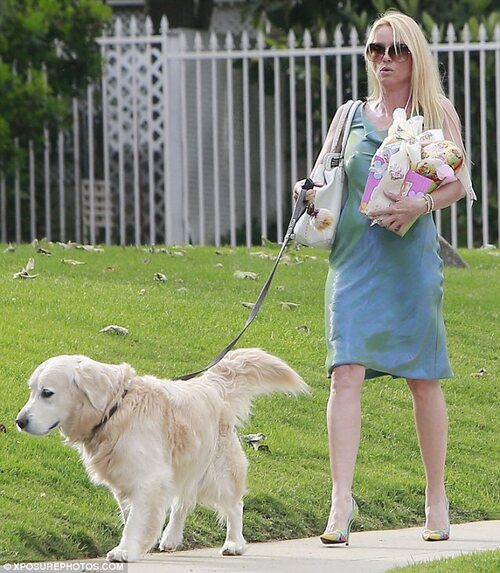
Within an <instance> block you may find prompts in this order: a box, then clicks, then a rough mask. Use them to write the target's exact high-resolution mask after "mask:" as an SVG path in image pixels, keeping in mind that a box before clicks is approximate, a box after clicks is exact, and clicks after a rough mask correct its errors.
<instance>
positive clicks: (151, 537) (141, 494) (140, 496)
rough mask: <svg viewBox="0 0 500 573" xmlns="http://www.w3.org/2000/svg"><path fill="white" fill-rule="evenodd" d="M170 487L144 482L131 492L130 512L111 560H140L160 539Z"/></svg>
mask: <svg viewBox="0 0 500 573" xmlns="http://www.w3.org/2000/svg"><path fill="white" fill-rule="evenodd" d="M166 506H167V491H166V488H164V487H162V485H161V484H158V483H152V482H150V483H149V484H148V483H144V482H142V483H141V484H140V485H139V487H138V488H137V489H136V490H135V491H134V492H132V494H131V495H130V512H129V514H128V518H127V522H126V523H125V527H124V529H123V534H122V538H121V540H120V543H119V545H118V546H117V547H115V548H114V549H112V550H111V551H110V552H109V553H108V554H107V556H106V559H108V561H119V562H121V561H129V562H131V561H137V560H138V559H140V557H141V555H143V554H144V553H147V552H148V551H149V550H150V549H151V547H152V546H153V545H154V544H155V543H156V540H157V539H158V537H159V535H160V532H161V527H162V525H163V523H164V521H165V514H166Z"/></svg>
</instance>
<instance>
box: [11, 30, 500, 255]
mask: <svg viewBox="0 0 500 573" xmlns="http://www.w3.org/2000/svg"><path fill="white" fill-rule="evenodd" d="M457 37H460V41H458V40H457ZM363 41H364V38H359V37H358V35H357V33H356V31H355V30H354V29H353V30H351V32H350V34H349V37H348V42H347V44H346V42H345V38H344V36H343V35H342V33H341V31H340V30H337V31H336V33H335V35H334V37H333V38H329V37H328V35H327V34H326V33H325V32H322V33H321V34H320V35H319V37H318V38H317V39H313V38H312V37H311V35H310V34H309V33H308V32H306V33H305V34H304V36H303V38H300V40H298V39H297V38H295V36H294V34H293V32H290V34H289V35H288V45H287V46H283V47H279V48H270V47H268V46H266V43H265V40H264V37H263V36H262V35H261V34H258V35H257V36H256V37H255V38H251V37H250V36H249V35H248V34H247V33H243V34H242V35H241V36H240V37H237V38H236V37H233V36H232V35H231V34H230V33H228V34H227V35H226V36H225V37H224V38H221V37H217V36H216V35H215V34H200V33H198V32H197V33H194V32H192V31H186V30H180V31H179V30H173V31H171V30H169V29H168V25H167V23H166V21H165V20H164V21H163V24H162V28H161V32H160V33H159V34H157V35H154V34H153V32H152V27H151V23H150V21H149V20H146V21H145V22H144V23H143V24H139V23H138V22H137V21H136V20H134V19H132V22H131V25H130V27H129V28H128V29H124V27H123V25H122V22H121V21H120V20H118V21H117V22H116V25H115V27H114V30H113V33H112V34H107V35H105V36H103V37H102V38H100V39H99V44H100V46H101V51H102V56H103V61H104V72H103V77H102V82H101V83H100V84H99V85H91V86H89V87H88V89H87V93H86V94H85V97H83V98H82V99H81V100H79V101H78V100H76V99H75V100H74V101H73V108H72V114H73V123H72V127H71V129H68V130H67V131H65V132H64V133H62V132H61V133H58V134H49V133H46V134H45V143H44V146H43V148H41V149H37V148H36V146H34V145H33V144H31V143H29V144H28V161H27V165H20V166H19V169H18V171H17V172H16V173H15V174H14V175H13V176H12V177H10V178H8V177H5V176H3V175H0V225H1V228H0V240H1V241H2V242H6V241H16V242H21V241H28V240H33V239H34V238H36V237H42V236H45V237H47V238H49V239H51V240H61V241H67V240H76V241H79V242H80V241H86V242H91V243H96V242H105V243H108V244H111V243H118V244H136V245H139V244H146V243H149V244H159V243H166V244H186V243H193V244H215V245H219V244H222V243H228V244H231V245H235V244H246V245H251V244H252V243H255V242H257V241H258V242H260V240H261V237H266V238H269V239H271V240H277V241H279V240H280V239H281V238H282V236H283V232H284V230H285V226H286V222H287V217H288V215H289V212H290V208H291V194H290V189H291V185H292V182H294V181H296V180H297V179H299V178H301V177H303V176H305V175H306V174H307V173H308V172H309V171H310V169H311V167H312V164H313V162H314V158H315V155H316V154H317V153H318V151H319V149H320V146H321V142H322V140H323V138H324V137H325V134H326V131H327V128H328V124H329V121H330V119H331V117H332V116H333V114H334V112H335V109H336V108H337V106H338V105H340V104H341V103H342V102H343V101H345V100H346V99H348V98H350V97H353V98H357V97H358V96H363V95H364V94H365V91H366V74H365V68H364V61H363V57H362V56H363ZM431 45H432V50H433V52H434V54H435V56H436V59H437V60H438V62H439V63H440V66H441V67H442V68H443V69H445V70H446V82H445V84H446V88H447V93H448V95H449V97H450V99H451V100H452V101H454V102H455V104H456V106H457V108H458V109H459V111H460V114H461V116H462V118H463V124H464V136H465V137H464V140H465V144H466V148H467V149H468V150H469V151H471V150H479V154H478V153H477V152H476V153H469V160H470V159H472V165H471V170H472V176H473V181H474V183H475V187H476V192H477V194H478V196H479V202H478V204H477V205H476V206H475V207H474V208H473V209H471V208H470V206H467V205H466V203H465V202H461V203H460V204H458V205H454V206H452V208H451V209H448V210H446V211H444V212H443V213H440V212H438V213H436V221H437V225H438V230H439V232H440V233H441V234H442V235H443V236H445V238H447V239H448V240H449V241H450V242H451V243H452V244H453V245H454V246H458V245H460V246H467V247H472V246H477V245H479V244H487V243H492V242H497V241H498V240H499V237H498V229H499V227H500V225H499V221H498V220H493V217H494V216H495V215H494V214H493V212H492V210H491V209H490V210H489V208H488V203H489V202H492V201H489V199H490V197H491V196H492V195H493V194H495V195H496V197H497V204H499V203H500V201H499V200H498V199H500V27H498V26H497V28H496V30H495V33H494V37H490V38H488V37H487V33H486V30H485V28H484V27H481V29H480V35H479V40H477V41H470V39H469V36H468V30H467V28H466V29H464V30H462V31H461V33H460V34H457V33H456V32H455V30H454V29H453V27H452V26H449V27H448V30H447V34H446V39H445V40H444V41H443V40H442V39H441V38H440V37H439V33H438V31H437V29H436V30H435V31H434V34H433V37H432V39H431ZM493 67H494V69H495V75H494V76H493V75H492V74H491V72H490V74H489V75H488V73H487V71H488V70H491V69H492V68H493ZM472 77H475V78H477V81H478V83H477V84H476V83H472V80H471V78H472ZM493 77H494V82H493V83H494V85H492V82H491V78H493Z"/></svg>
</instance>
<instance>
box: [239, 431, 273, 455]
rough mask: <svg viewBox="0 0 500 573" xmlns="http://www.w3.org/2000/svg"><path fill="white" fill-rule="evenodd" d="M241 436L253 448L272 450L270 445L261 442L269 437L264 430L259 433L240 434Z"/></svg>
mask: <svg viewBox="0 0 500 573" xmlns="http://www.w3.org/2000/svg"><path fill="white" fill-rule="evenodd" d="M240 438H241V441H242V442H243V443H244V444H247V446H249V447H250V448H253V449H254V450H261V451H265V452H270V450H269V446H266V445H265V444H262V443H261V442H263V441H264V440H265V439H267V436H266V435H265V434H263V433H262V432H259V433H258V434H242V435H240Z"/></svg>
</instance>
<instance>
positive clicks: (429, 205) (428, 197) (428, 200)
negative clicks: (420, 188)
mask: <svg viewBox="0 0 500 573" xmlns="http://www.w3.org/2000/svg"><path fill="white" fill-rule="evenodd" d="M423 197H424V200H425V203H426V205H427V209H426V211H425V214H426V215H428V214H429V213H431V212H432V211H434V198H433V197H432V195H429V193H425V195H424V196H423Z"/></svg>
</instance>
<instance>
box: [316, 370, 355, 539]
mask: <svg viewBox="0 0 500 573" xmlns="http://www.w3.org/2000/svg"><path fill="white" fill-rule="evenodd" d="M364 378H365V368H364V366H361V365H360V364H346V365H343V366H338V367H337V368H335V370H334V371H333V374H332V385H331V389H330V398H329V400H328V406H327V424H328V444H329V447H330V468H331V473H332V482H333V490H332V507H331V510H330V516H329V518H328V524H327V526H326V530H325V532H326V533H331V532H332V531H334V530H335V529H345V527H346V525H347V520H348V518H349V514H350V512H351V509H352V502H351V496H352V481H353V477H354V466H355V465H356V456H357V454H358V447H359V440H360V435H361V387H362V385H363V381H364Z"/></svg>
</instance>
